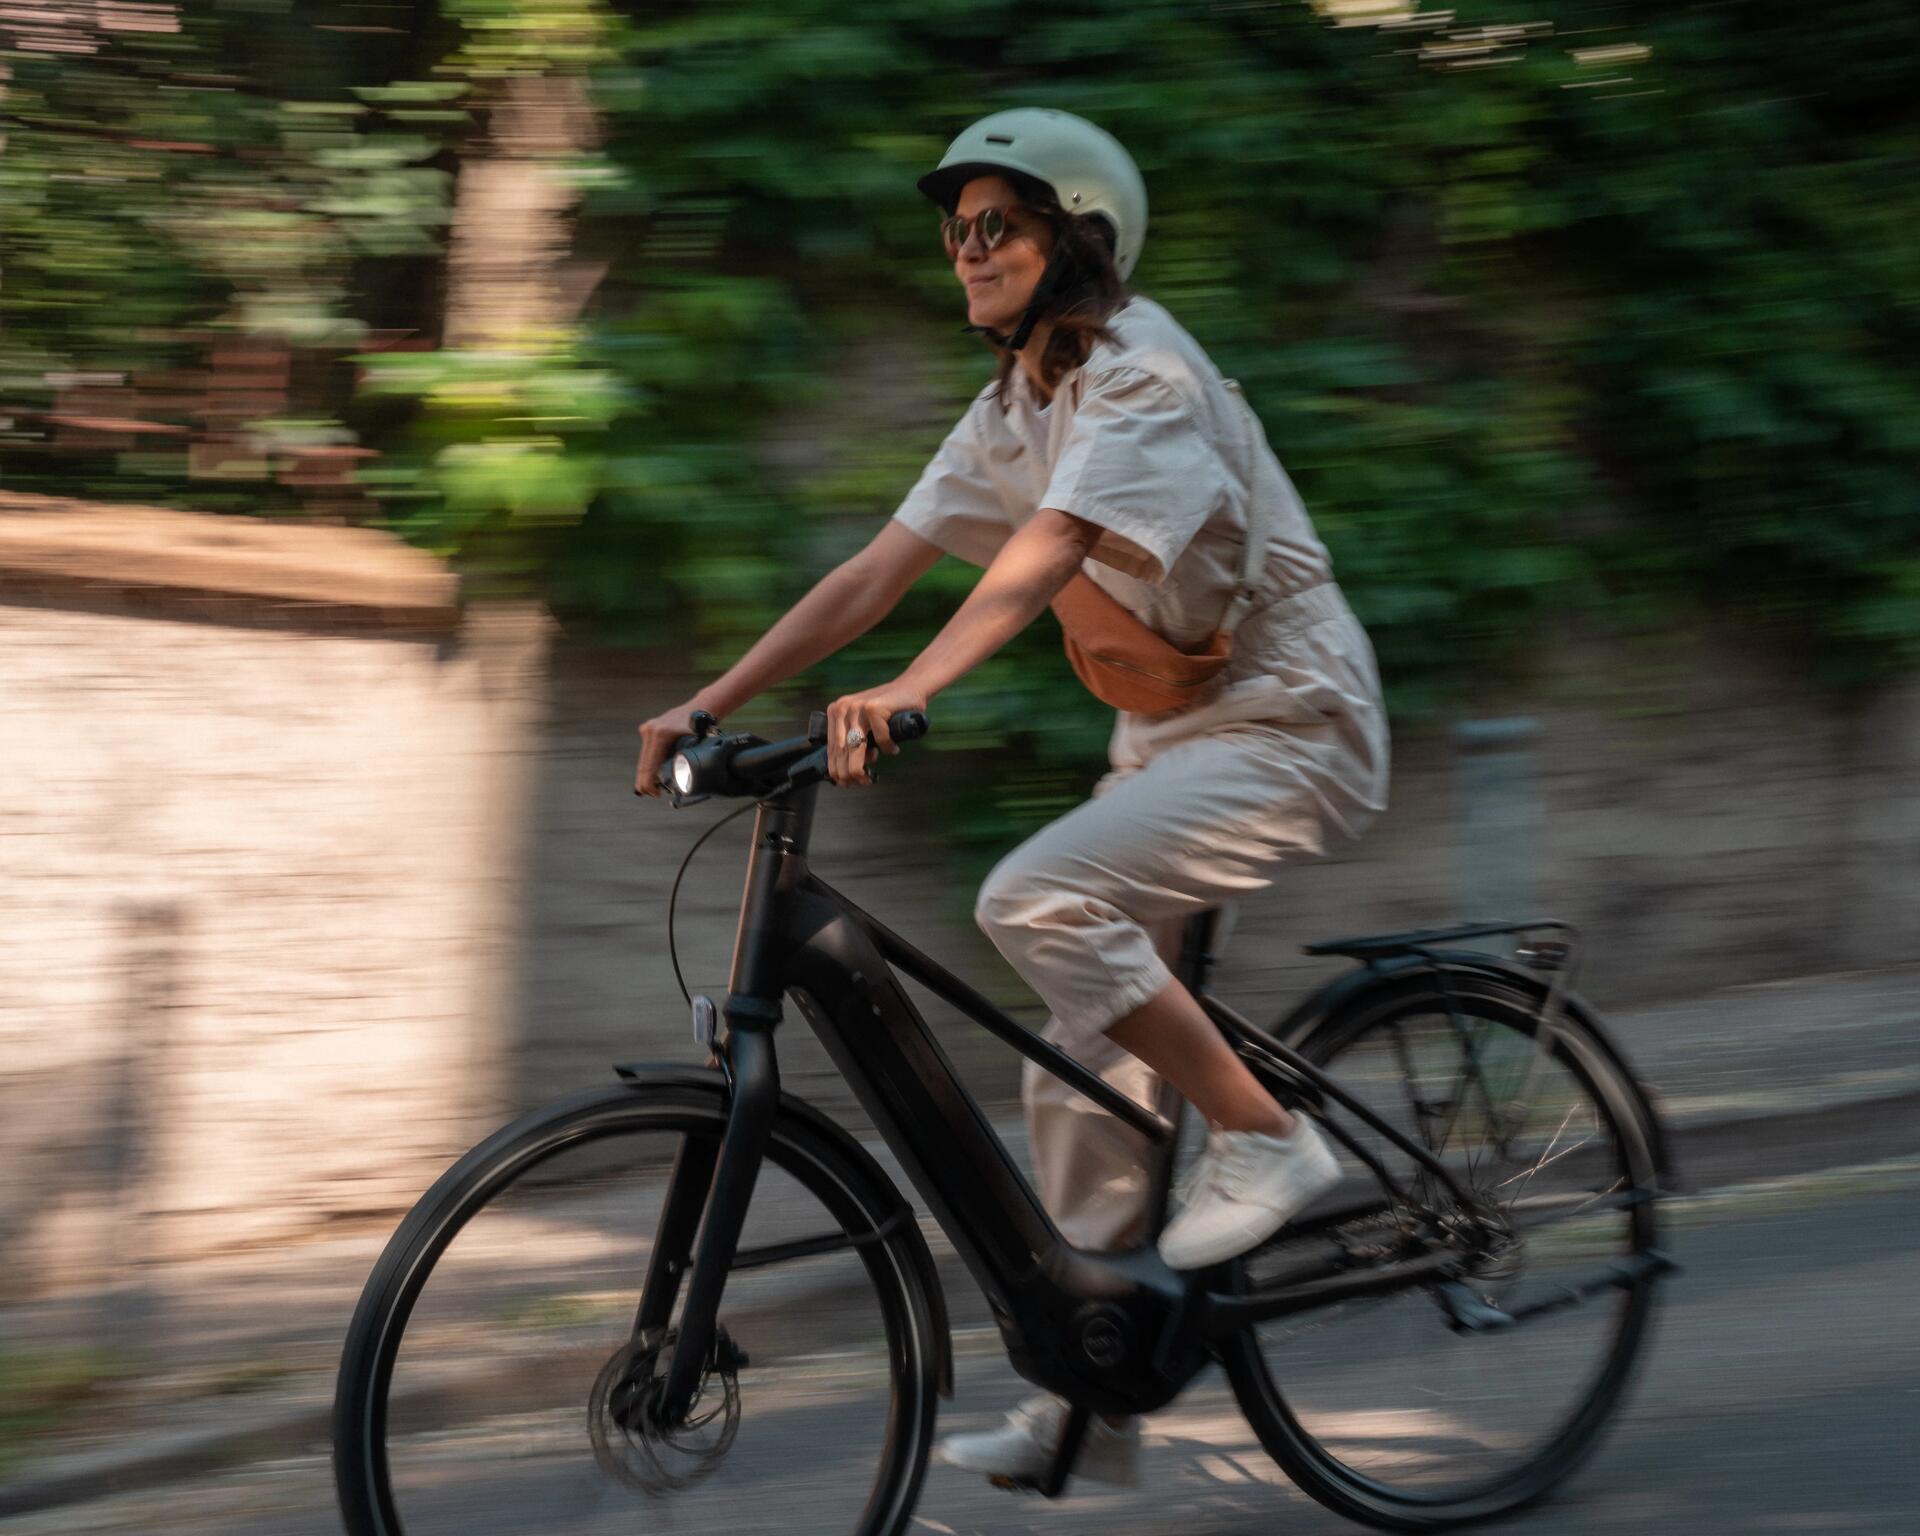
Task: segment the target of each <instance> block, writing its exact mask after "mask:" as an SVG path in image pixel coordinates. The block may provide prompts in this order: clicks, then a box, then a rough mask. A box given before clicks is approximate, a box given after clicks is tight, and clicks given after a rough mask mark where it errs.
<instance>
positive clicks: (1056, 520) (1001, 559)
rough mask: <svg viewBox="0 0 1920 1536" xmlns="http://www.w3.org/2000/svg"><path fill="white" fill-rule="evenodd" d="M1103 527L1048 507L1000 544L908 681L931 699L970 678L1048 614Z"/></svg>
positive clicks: (917, 660)
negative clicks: (1026, 629) (997, 653)
mask: <svg viewBox="0 0 1920 1536" xmlns="http://www.w3.org/2000/svg"><path fill="white" fill-rule="evenodd" d="M1098 537H1099V530H1098V529H1097V528H1095V527H1093V526H1092V525H1091V524H1089V523H1084V522H1081V521H1080V520H1079V519H1078V518H1074V517H1071V516H1069V515H1068V514H1067V513H1065V512H1059V511H1054V510H1045V511H1042V512H1041V513H1039V514H1038V515H1037V516H1036V517H1035V518H1034V519H1033V521H1032V522H1030V523H1028V524H1027V525H1026V526H1025V527H1023V528H1021V529H1020V530H1019V531H1018V532H1017V533H1015V534H1014V535H1013V536H1012V537H1011V538H1009V539H1008V540H1007V542H1006V543H1005V544H1003V545H1002V546H1001V548H1000V553H999V554H998V555H996V556H995V557H994V561H993V564H992V565H990V566H988V567H987V571H986V574H985V575H984V576H982V577H981V578H980V580H979V582H978V583H977V584H976V585H975V587H974V589H973V591H972V592H971V593H970V594H969V595H968V597H967V600H966V601H965V602H964V603H962V604H961V605H960V609H959V611H958V612H957V613H955V614H954V616H953V617H952V618H951V619H949V620H948V621H947V623H946V627H945V628H943V629H942V630H941V631H940V633H939V634H937V635H935V636H934V638H933V641H932V643H931V644H929V645H928V646H927V648H926V649H925V650H924V651H922V652H921V653H920V654H919V656H918V657H916V658H915V659H914V662H913V665H912V666H910V667H908V668H907V670H906V672H905V673H904V674H903V675H902V678H901V681H903V682H905V683H907V684H909V685H911V686H912V687H914V688H917V689H920V690H923V691H924V693H925V695H926V697H927V698H928V699H932V698H933V696H934V695H935V694H937V693H939V692H940V691H941V690H942V689H944V688H946V687H948V686H949V685H951V684H952V683H953V682H954V681H955V680H956V679H958V678H960V677H964V676H965V675H966V674H967V673H968V672H971V671H972V670H973V669H974V668H975V667H977V666H979V665H980V663H981V662H983V661H985V660H986V659H987V658H988V657H989V656H991V655H993V654H994V653H995V652H996V651H998V650H999V649H1000V648H1001V647H1002V646H1003V645H1005V644H1006V643H1007V642H1008V641H1009V640H1011V639H1012V638H1013V637H1014V636H1015V635H1017V634H1019V633H1020V631H1021V630H1023V629H1025V628H1026V627H1027V626H1028V625H1029V624H1031V623H1032V622H1033V621H1034V620H1035V619H1037V618H1038V617H1039V616H1040V610H1041V609H1043V608H1045V607H1046V606H1047V604H1048V603H1050V602H1051V601H1053V598H1054V595H1055V594H1056V593H1057V592H1059V590H1060V589H1061V588H1062V587H1064V586H1065V585H1066V584H1067V582H1068V581H1070V580H1071V579H1072V578H1073V576H1074V574H1075V573H1076V572H1078V571H1079V569H1080V565H1081V562H1082V561H1083V560H1085V559H1086V557H1087V553H1088V551H1089V550H1091V549H1092V547H1093V545H1094V543H1095V542H1096V540H1097V539H1098Z"/></svg>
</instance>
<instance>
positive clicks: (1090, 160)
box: [919, 107, 1147, 352]
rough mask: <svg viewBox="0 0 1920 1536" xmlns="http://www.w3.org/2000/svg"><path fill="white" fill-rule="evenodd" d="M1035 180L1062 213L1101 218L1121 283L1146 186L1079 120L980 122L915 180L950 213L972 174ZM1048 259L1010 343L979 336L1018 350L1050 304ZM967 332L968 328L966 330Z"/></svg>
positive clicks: (1111, 145)
mask: <svg viewBox="0 0 1920 1536" xmlns="http://www.w3.org/2000/svg"><path fill="white" fill-rule="evenodd" d="M1003 175H1004V176H1011V177H1013V178H1015V179H1023V180H1026V181H1030V182H1038V183H1039V184H1040V186H1041V187H1043V188H1044V189H1045V190H1046V191H1047V192H1049V193H1051V194H1052V196H1053V199H1054V201H1055V202H1057V203H1058V204H1059V205H1060V207H1061V209H1062V210H1063V211H1065V212H1067V213H1070V214H1077V215H1080V216H1083V217H1089V218H1097V219H1100V220H1103V221H1104V222H1105V223H1106V225H1107V227H1108V229H1110V230H1111V231H1112V232H1113V264H1114V269H1115V270H1116V271H1117V272H1119V274H1120V280H1121V281H1122V282H1125V281H1126V280H1127V278H1128V277H1129V276H1130V275H1131V274H1132V272H1133V267H1134V263H1135V262H1137V261H1138V260H1139V259H1140V247H1141V246H1142V245H1144V244H1145V243H1146V238H1147V184H1146V183H1145V182H1144V181H1142V180H1141V178H1140V168H1139V167H1138V166H1136V165H1135V164H1134V163H1133V157H1132V156H1131V155H1129V154H1128V153H1127V152H1126V150H1125V149H1123V148H1122V147H1121V145H1120V141H1119V140H1118V139H1116V138H1115V137H1114V136H1113V135H1112V134H1110V133H1108V132H1107V131H1106V130H1105V129H1104V128H1096V127H1095V126H1094V125H1093V124H1092V123H1090V122H1088V121H1087V120H1086V119H1085V118H1084V117H1075V116H1074V115H1073V114H1072V113H1071V112H1055V111H1053V110H1051V109H1050V108H1046V107H1016V108H1014V109H1013V110H1011V111H1008V112H996V113H994V114H993V115H992V116H991V117H983V118H981V119H980V121H979V122H977V123H975V124H974V125H973V126H972V127H971V128H968V129H967V130H966V131H965V132H964V133H962V134H961V135H960V137H959V138H957V139H955V140H954V141H953V142H952V143H951V144H949V145H948V146H947V152H946V154H945V155H943V156H942V157H941V159H940V164H939V165H938V166H937V167H936V168H935V169H934V170H932V171H929V172H928V173H927V174H926V175H925V176H922V177H921V178H920V182H919V186H920V190H921V191H922V192H924V193H925V194H926V195H927V196H928V197H930V198H932V199H933V201H934V202H936V203H938V204H939V205H940V206H941V208H943V209H945V210H946V211H947V212H948V213H952V212H953V209H954V205H955V204H956V203H958V202H959V201H960V192H961V189H962V188H963V187H965V186H966V184H967V183H968V182H970V181H972V180H973V179H974V177H976V176H1003ZM1060 262H1061V256H1060V254H1059V253H1058V252H1056V253H1055V255H1054V257H1053V259H1052V260H1050V261H1049V262H1048V263H1047V269H1046V271H1045V272H1044V273H1043V274H1042V275H1041V278H1040V282H1039V284H1038V286H1036V287H1035V289H1034V291H1033V302H1032V303H1030V304H1029V305H1028V306H1027V312H1026V314H1025V315H1024V316H1023V317H1022V319H1021V321H1020V324H1019V325H1018V326H1017V327H1016V328H1015V330H1014V333H1013V335H1012V336H1011V337H1006V336H1002V335H1000V334H999V333H998V332H996V331H987V332H985V334H986V335H987V336H988V337H989V338H990V339H991V340H992V341H993V342H994V343H995V344H996V345H998V346H1003V347H1006V348H1008V349H1009V350H1011V351H1014V352H1018V351H1019V350H1020V349H1021V348H1022V347H1024V346H1025V345H1026V344H1027V338H1028V337H1029V336H1031V335H1032V334H1033V328H1034V324H1035V322H1037V321H1038V320H1039V318H1040V316H1041V314H1042V313H1044V312H1045V310H1046V307H1047V305H1048V304H1049V303H1050V302H1051V301H1052V299H1053V296H1054V291H1055V285H1056V283H1057V282H1058V281H1059V280H1060V274H1061V271H1062V270H1063V269H1062V267H1061V265H1060ZM967 329H968V330H973V329H976V327H973V326H968V327H967Z"/></svg>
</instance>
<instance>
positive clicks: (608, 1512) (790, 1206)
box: [334, 1084, 940, 1536]
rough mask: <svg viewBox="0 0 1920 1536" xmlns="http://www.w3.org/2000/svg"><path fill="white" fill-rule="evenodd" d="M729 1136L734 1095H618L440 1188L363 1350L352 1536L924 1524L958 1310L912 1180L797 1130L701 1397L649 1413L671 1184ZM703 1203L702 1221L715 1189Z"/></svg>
mask: <svg viewBox="0 0 1920 1536" xmlns="http://www.w3.org/2000/svg"><path fill="white" fill-rule="evenodd" d="M725 1128H726V1104H725V1101H724V1098H723V1096H722V1093H721V1091H720V1090H719V1089H718V1087H717V1086H715V1087H712V1088H709V1087H705V1086H701V1085H698V1084H694V1085H678V1084H676V1085H657V1084H649V1085H646V1086H644V1087H637V1088H636V1087H609V1088H607V1089H604V1090H596V1091H594V1092H592V1093H588V1094H583V1095H580V1096H578V1097H576V1098H573V1099H570V1100H566V1101H563V1102H562V1103H560V1104H557V1105H554V1106H553V1107H551V1108H549V1109H546V1110H541V1111H536V1112H535V1113H534V1114H532V1115H529V1116H527V1117H526V1118H525V1119H523V1120H520V1121H518V1122H516V1123H515V1124H513V1125H510V1126H508V1127H506V1128H505V1129H504V1130H502V1131H500V1132H498V1133H497V1134H496V1135H494V1136H493V1137H492V1138H490V1139H489V1140H487V1141H486V1142H484V1143H482V1144H481V1145H480V1146H478V1147H476V1148H475V1149H474V1150H473V1151H472V1152H470V1153H468V1154H467V1155H466V1156H465V1157H464V1158H462V1159H461V1160H460V1161H459V1162H458V1163H456V1164H455V1165H454V1166H453V1167H452V1168H451V1169H450V1170H449V1171H448V1172H447V1173H446V1174H445V1175H444V1176H443V1177H442V1178H441V1179H440V1180H439V1182H438V1183H436V1184H435V1185H434V1187H433V1188H432V1189H431V1190H429V1191H428V1192H427V1194H426V1195H425V1196H424V1197H423V1198H422V1200H421V1202H420V1204H419V1205H418V1206H416V1207H415V1209H414V1211H413V1212H412V1214H411V1215H410V1216H409V1217H408V1218H407V1220H406V1221H405V1222H404V1223H403V1224H402V1226H401V1228H400V1230H399V1231H398V1232H397V1233H395V1235H394V1237H393V1240H392V1241H391V1242H390V1243H389V1244H388V1247H387V1250H386V1252H385V1254H384V1255H383V1256H382V1257H381V1260H380V1262H379V1265H378V1266H377V1267H376V1268H375V1270H374V1273H373V1276H372V1278H371V1279H370V1280H369V1281H368V1283H367V1288H366V1291H365V1293H364V1294H363V1296H362V1297H361V1301H360V1306H359V1309H358V1311H357V1312H356V1313H355V1315H354V1319H353V1323H352V1326H351V1328H350V1329H349V1332H348V1337H347V1344H346V1350H345V1354H344V1356H343V1358H342V1361H341V1367H340V1381H339V1391H338V1395H337V1398H336V1401H335V1412H334V1467H335V1477H336V1482H337V1485H338V1488H339V1493H340V1502H341V1509H342V1512H343V1514H344V1515H345V1517H346V1524H347V1528H348V1530H349V1531H350V1532H351V1533H352V1536H467V1533H470V1532H473V1531H477V1530H485V1531H487V1532H489V1533H495V1532H497V1533H500V1536H506V1533H509V1532H526V1533H529V1536H531V1533H534V1532H539V1533H541V1536H599V1533H603V1532H604V1533H608V1536H611V1533H613V1532H616V1531H617V1532H623V1533H624V1532H632V1531H635V1530H651V1529H659V1530H663V1531H664V1530H673V1531H677V1532H685V1533H705V1532H713V1533H716V1536H718V1533H721V1532H725V1533H728V1536H732V1533H735V1532H751V1531H780V1532H783V1533H790V1532H793V1531H807V1532H810V1533H811V1532H819V1533H823V1536H825V1533H837V1532H856V1533H861V1536H890V1533H894V1532H898V1531H901V1530H904V1529H905V1527H906V1525H907V1523H908V1520H909V1519H910V1517H911V1512H912V1508H913V1503H914V1500H915V1498H916V1496H917V1494H918V1491H919V1485H920V1480H921V1477H922V1474H923V1472H924V1469H925V1466H926V1460H927V1451H928V1446H929V1444H930V1441H931V1437H932V1433H933V1418H934V1395H935V1390H936V1386H937V1381H938V1375H939V1359H940V1356H939V1353H938V1351H939V1343H940V1341H939V1338H938V1335H937V1329H936V1325H935V1322H934V1318H935V1315H936V1302H935V1300H934V1298H932V1297H930V1296H929V1294H928V1291H927V1277H926V1275H925V1273H924V1271H923V1269H922V1268H921V1267H920V1266H919V1265H918V1264H917V1263H916V1257H915V1252H914V1245H915V1244H917V1243H918V1241H919V1235H918V1232H917V1230H915V1229H914V1228H913V1227H912V1225H911V1214H910V1211H907V1210H905V1208H904V1207H903V1206H902V1204H901V1202H900V1198H899V1195H898V1193H897V1191H894V1190H893V1189H892V1187H891V1185H890V1184H888V1183H887V1181H886V1180H885V1178H884V1176H883V1175H881V1174H879V1172H878V1170H876V1169H873V1168H872V1167H871V1166H867V1167H864V1168H863V1167H862V1166H860V1164H859V1162H858V1161H857V1160H856V1159H855V1158H854V1157H852V1156H850V1155H849V1152H848V1150H847V1149H846V1148H845V1147H843V1146H840V1145H836V1144H835V1143H834V1141H833V1139H832V1138H830V1137H827V1136H825V1135H824V1134H822V1133H821V1132H820V1131H818V1130H817V1129H816V1128H815V1127H813V1126H812V1125H811V1124H810V1123H808V1120H807V1119H806V1118H805V1117H803V1116H800V1115H797V1114H794V1113H791V1112H788V1111H785V1110H783V1111H782V1113H781V1114H780V1116H779V1118H778V1120H777V1121H776V1123H775V1127H774V1131H773V1135H772V1140H771V1142H770V1143H769V1145H768V1149H767V1155H766V1162H765V1164H764V1165H763V1166H762V1168H761V1170H760V1175H759V1178H758V1181H757V1183H756V1185H755V1187H754V1192H753V1199H752V1203H751V1205H750V1207H749V1210H748V1214H747V1220H746V1225H745V1227H744V1229H743V1231H742V1234H741V1239H740V1248H739V1252H738V1254H737V1256H736V1259H735V1267H734V1269H733V1270H732V1272H730V1274H729V1275H728V1278H727V1284H726V1290H725V1293H724V1295H723V1296H722V1298H721V1308H720V1318H719V1329H718V1330H717V1332H716V1345H715V1348H714V1350H713V1351H712V1352H711V1354H710V1357H709V1365H708V1371H707V1374H706V1377H705V1379H704V1380H703V1382H702V1385H701V1389H700V1395H699V1397H698V1398H697V1400H696V1402H695V1404H694V1407H693V1410H692V1411H691V1412H690V1413H689V1414H687V1415H686V1416H685V1418H684V1419H683V1420H682V1421H680V1422H677V1423H674V1424H671V1425H663V1424H661V1423H658V1422H656V1421H655V1419H654V1418H653V1417H652V1416H651V1414H650V1411H649V1406H648V1385H649V1382H650V1381H651V1380H654V1379H657V1377H658V1376H659V1375H660V1374H662V1373H663V1371H664V1364H665V1359H666V1358H667V1357H669V1356H670V1354H671V1348H672V1339H673V1337H674V1334H673V1323H674V1315H673V1305H672V1302H671V1300H670V1299H668V1298H669V1297H670V1296H671V1295H672V1293H673V1292H674V1291H677V1290H681V1289H684V1287H683V1286H681V1285H680V1281H681V1275H680V1274H679V1273H678V1266H676V1265H670V1264H664V1263H663V1264H654V1265H651V1266H650V1264H649V1260H650V1258H651V1256H652V1253H651V1250H652V1249H653V1247H654V1246H655V1242H656V1238H657V1236H658V1235H659V1234H660V1233H661V1232H662V1231H663V1228H662V1225H661V1212H662V1207H663V1205H664V1204H665V1202H666V1198H667V1194H668V1191H669V1189H670V1188H671V1187H672V1185H673V1181H674V1180H675V1178H676V1173H675V1170H676V1169H680V1170H682V1173H681V1175H680V1176H679V1177H680V1183H681V1185H682V1186H683V1187H686V1188H697V1190H698V1191H700V1192H701V1193H702V1194H703V1193H704V1190H705V1184H706V1179H705V1177H703V1176H702V1175H703V1174H709V1173H710V1170H711V1167H712V1159H713V1155H714V1153H715V1152H716V1150H717V1148H718V1146H719V1143H720V1139H721V1136H722V1135H723V1133H724V1131H725ZM856 1150H857V1149H856ZM689 1168H691V1169H693V1170H695V1172H694V1173H693V1174H692V1175H691V1176H687V1175H686V1173H685V1170H687V1169H689ZM681 1205H682V1208H683V1210H685V1211H687V1212H689V1216H688V1217H685V1218H683V1220H682V1225H683V1226H684V1225H685V1224H686V1220H687V1219H690V1217H694V1216H697V1214H698V1208H699V1202H698V1200H693V1201H685V1200H683V1201H682V1202H681ZM903 1223H904V1224H903ZM672 1226H673V1223H672V1222H671V1221H669V1223H668V1225H667V1228H666V1229H665V1230H667V1231H669V1232H670V1231H671V1229H672ZM849 1239H851V1241H849ZM665 1246H666V1245H665V1244H663V1249H664V1247H665ZM649 1275H652V1276H653V1277H654V1279H653V1282H652V1287H651V1294H643V1291H646V1290H648V1286H647V1285H646V1283H645V1282H647V1280H648V1277H649ZM663 1275H664V1278H662V1277H663ZM662 1286H665V1287H666V1288H667V1291H666V1294H665V1295H664V1296H663V1294H662V1290H661V1287H662ZM663 1303H664V1304H663Z"/></svg>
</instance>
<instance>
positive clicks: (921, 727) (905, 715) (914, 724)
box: [887, 709, 927, 746]
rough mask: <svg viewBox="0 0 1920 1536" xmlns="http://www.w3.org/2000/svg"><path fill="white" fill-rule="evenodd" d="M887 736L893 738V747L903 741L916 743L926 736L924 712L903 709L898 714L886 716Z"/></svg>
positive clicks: (925, 715)
mask: <svg viewBox="0 0 1920 1536" xmlns="http://www.w3.org/2000/svg"><path fill="white" fill-rule="evenodd" d="M887 734H888V735H889V736H891V737H892V738H893V741H894V745H895V746H898V745H899V744H900V743H901V742H903V741H918V740H919V739H920V738H921V737H922V736H924V735H926V734H927V714H926V711H925V710H922V709H903V710H901V711H900V712H899V713H898V714H895V715H888V716H887Z"/></svg>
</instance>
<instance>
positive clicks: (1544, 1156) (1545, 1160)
mask: <svg viewBox="0 0 1920 1536" xmlns="http://www.w3.org/2000/svg"><path fill="white" fill-rule="evenodd" d="M1579 1109H1580V1106H1579V1105H1578V1104H1575V1105H1574V1106H1573V1107H1572V1108H1571V1109H1569V1110H1568V1111H1567V1113H1566V1118H1565V1119H1563V1120H1562V1121H1561V1122H1560V1128H1559V1129H1558V1130H1557V1131H1555V1132H1554V1133H1553V1140H1552V1141H1550V1142H1548V1143H1547V1150H1546V1151H1545V1152H1543V1153H1541V1155H1540V1160H1539V1161H1538V1162H1536V1163H1535V1164H1534V1165H1533V1166H1532V1167H1531V1168H1528V1169H1526V1170H1525V1171H1524V1173H1523V1174H1522V1173H1516V1174H1515V1175H1514V1176H1513V1179H1521V1178H1524V1181H1525V1182H1523V1183H1522V1184H1521V1186H1520V1188H1521V1189H1522V1190H1524V1189H1525V1188H1526V1187H1527V1185H1528V1184H1531V1183H1532V1182H1533V1176H1534V1175H1535V1174H1536V1173H1538V1172H1539V1171H1540V1170H1541V1169H1542V1168H1544V1167H1546V1166H1547V1165H1548V1164H1549V1163H1557V1162H1559V1161H1560V1159H1561V1158H1563V1157H1566V1156H1568V1155H1569V1154H1571V1153H1574V1152H1578V1151H1579V1150H1580V1149H1581V1148H1582V1147H1584V1146H1585V1145H1586V1144H1587V1143H1588V1142H1590V1141H1592V1140H1593V1137H1591V1136H1585V1137H1582V1138H1581V1139H1580V1140H1579V1141H1576V1142H1575V1143H1574V1144H1573V1145H1572V1146H1570V1147H1568V1148H1567V1150H1566V1151H1565V1152H1561V1153H1558V1154H1555V1153H1554V1151H1553V1149H1554V1148H1555V1147H1557V1146H1559V1145H1560V1138H1561V1137H1562V1136H1563V1135H1565V1134H1566V1129H1567V1126H1568V1124H1569V1123H1570V1122H1571V1121H1572V1119H1573V1117H1574V1115H1575V1114H1576V1113H1578V1111H1579ZM1513 1179H1503V1180H1501V1182H1500V1183H1498V1184H1496V1185H1494V1188H1495V1189H1505V1188H1506V1187H1507V1185H1509V1184H1511V1183H1512V1182H1513Z"/></svg>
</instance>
